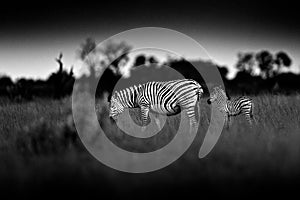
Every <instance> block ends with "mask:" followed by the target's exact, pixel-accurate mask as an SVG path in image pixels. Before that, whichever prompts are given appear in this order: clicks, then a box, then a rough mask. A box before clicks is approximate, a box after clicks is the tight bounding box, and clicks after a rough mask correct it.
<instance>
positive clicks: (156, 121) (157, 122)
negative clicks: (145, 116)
mask: <svg viewBox="0 0 300 200" xmlns="http://www.w3.org/2000/svg"><path fill="white" fill-rule="evenodd" d="M153 118H154V120H155V123H156V125H157V127H158V129H160V128H161V127H160V120H159V118H156V117H154V116H153Z"/></svg>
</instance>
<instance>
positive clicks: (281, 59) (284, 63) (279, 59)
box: [274, 51, 292, 74]
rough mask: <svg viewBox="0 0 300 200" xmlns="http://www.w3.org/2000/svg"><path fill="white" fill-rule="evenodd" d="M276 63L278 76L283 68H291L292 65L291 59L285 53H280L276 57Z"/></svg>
mask: <svg viewBox="0 0 300 200" xmlns="http://www.w3.org/2000/svg"><path fill="white" fill-rule="evenodd" d="M274 62H275V64H276V65H277V69H276V72H277V73H276V74H278V73H279V72H280V71H281V69H282V68H283V67H286V68H289V67H290V66H291V64H292V60H291V58H290V57H289V56H288V55H287V53H285V52H283V51H280V52H278V53H277V54H276V55H275V61H274Z"/></svg>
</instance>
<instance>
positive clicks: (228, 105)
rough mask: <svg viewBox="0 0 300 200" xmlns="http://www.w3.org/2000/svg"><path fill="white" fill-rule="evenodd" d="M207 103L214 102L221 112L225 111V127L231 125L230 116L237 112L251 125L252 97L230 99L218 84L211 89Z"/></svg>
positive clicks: (252, 118)
mask: <svg viewBox="0 0 300 200" xmlns="http://www.w3.org/2000/svg"><path fill="white" fill-rule="evenodd" d="M207 103H208V104H211V103H216V107H217V108H218V109H219V110H220V111H221V112H222V113H225V122H226V124H227V128H228V127H229V126H230V125H231V123H230V117H231V116H236V115H239V114H243V115H244V116H245V118H246V120H247V121H248V123H249V124H250V125H251V126H252V124H253V121H254V117H253V109H254V104H253V102H252V99H250V98H248V97H246V96H241V97H238V98H236V99H230V98H229V96H228V95H227V94H226V92H225V91H224V90H223V89H222V88H221V87H220V86H219V87H215V88H214V89H213V92H212V94H211V95H210V98H208V100H207Z"/></svg>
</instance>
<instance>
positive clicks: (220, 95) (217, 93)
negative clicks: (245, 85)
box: [207, 86, 228, 104]
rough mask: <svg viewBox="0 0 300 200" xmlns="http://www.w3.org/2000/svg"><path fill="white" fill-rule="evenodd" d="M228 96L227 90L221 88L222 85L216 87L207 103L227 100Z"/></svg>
mask: <svg viewBox="0 0 300 200" xmlns="http://www.w3.org/2000/svg"><path fill="white" fill-rule="evenodd" d="M227 99H228V97H227V95H226V92H225V91H224V90H223V89H222V88H221V86H218V87H215V88H214V89H213V92H212V93H211V95H210V97H209V98H208V99H207V103H208V104H211V103H213V102H215V101H220V100H227Z"/></svg>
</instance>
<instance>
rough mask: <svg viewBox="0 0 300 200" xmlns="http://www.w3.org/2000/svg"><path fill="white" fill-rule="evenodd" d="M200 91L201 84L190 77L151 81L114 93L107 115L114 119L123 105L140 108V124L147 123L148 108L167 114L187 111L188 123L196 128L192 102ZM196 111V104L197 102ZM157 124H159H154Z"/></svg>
mask: <svg viewBox="0 0 300 200" xmlns="http://www.w3.org/2000/svg"><path fill="white" fill-rule="evenodd" d="M202 94H203V89H202V87H201V85H200V84H199V83H198V82H196V81H194V80H192V79H177V80H172V81H165V82H161V81H152V82H147V83H144V84H139V85H138V86H132V87H130V88H126V89H123V90H121V91H119V92H117V91H116V92H115V93H114V95H113V96H112V98H111V105H110V117H112V118H114V119H116V118H117V116H118V115H119V114H121V113H122V112H123V111H124V108H135V107H138V108H140V109H141V117H142V123H143V126H144V125H146V123H147V120H148V117H149V111H150V110H151V111H153V112H156V113H159V114H166V115H167V116H170V115H175V114H178V113H180V112H181V110H186V112H187V115H188V118H189V122H190V125H191V126H192V127H196V125H197V121H196V118H195V111H194V108H195V105H196V104H197V102H199V101H200V98H201V96H202ZM197 107H198V111H199V105H198V104H197ZM157 125H158V126H159V124H158V123H157Z"/></svg>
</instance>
